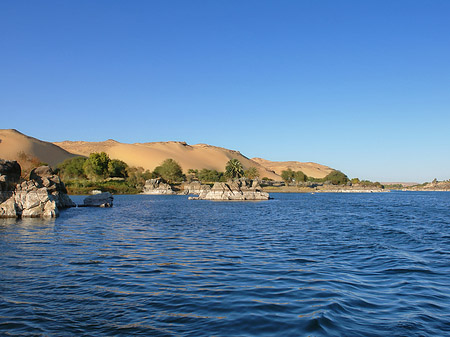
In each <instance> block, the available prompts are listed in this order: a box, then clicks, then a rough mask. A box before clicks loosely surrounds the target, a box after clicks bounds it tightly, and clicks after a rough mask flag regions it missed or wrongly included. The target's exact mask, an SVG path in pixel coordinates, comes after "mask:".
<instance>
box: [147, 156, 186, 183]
mask: <svg viewBox="0 0 450 337" xmlns="http://www.w3.org/2000/svg"><path fill="white" fill-rule="evenodd" d="M153 173H154V174H155V175H157V176H159V177H161V178H163V179H164V180H165V181H167V182H169V183H174V182H180V181H183V179H184V175H183V170H182V169H181V166H180V165H179V164H178V163H177V162H176V161H175V160H173V159H170V158H169V159H166V160H164V161H163V162H162V164H161V165H160V166H157V167H156V168H155V170H154V171H153Z"/></svg>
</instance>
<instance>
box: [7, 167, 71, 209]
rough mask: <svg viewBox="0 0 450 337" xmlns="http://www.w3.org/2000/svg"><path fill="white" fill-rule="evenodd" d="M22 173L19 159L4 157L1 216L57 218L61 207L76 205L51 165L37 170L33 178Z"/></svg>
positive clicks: (31, 174) (32, 175) (31, 175)
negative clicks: (10, 159) (25, 178)
mask: <svg viewBox="0 0 450 337" xmlns="http://www.w3.org/2000/svg"><path fill="white" fill-rule="evenodd" d="M20 176H21V167H20V165H19V164H18V163H17V162H15V161H6V160H0V218H20V217H22V218H27V217H29V218H36V217H50V218H54V217H57V216H58V215H59V210H60V209H64V208H69V207H75V206H76V205H75V203H74V202H73V201H72V200H71V199H70V197H69V196H68V195H67V190H66V187H65V186H64V183H63V182H62V181H61V180H60V179H59V177H58V176H57V175H55V174H53V172H52V170H51V168H50V167H49V166H40V167H38V168H35V169H33V170H32V171H31V173H30V179H29V180H26V181H21V180H20Z"/></svg>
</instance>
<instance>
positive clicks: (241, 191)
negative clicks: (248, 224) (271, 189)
mask: <svg viewBox="0 0 450 337" xmlns="http://www.w3.org/2000/svg"><path fill="white" fill-rule="evenodd" d="M189 199H190V200H241V201H245V200H268V199H269V193H267V192H263V191H262V190H261V187H260V185H259V183H258V182H257V181H256V180H253V181H252V180H247V179H239V180H235V181H228V182H226V183H215V184H214V186H213V187H212V188H211V189H210V190H203V191H202V192H201V193H200V194H199V196H198V197H190V198H189Z"/></svg>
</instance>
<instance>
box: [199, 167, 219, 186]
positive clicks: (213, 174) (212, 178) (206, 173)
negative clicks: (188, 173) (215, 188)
mask: <svg viewBox="0 0 450 337" xmlns="http://www.w3.org/2000/svg"><path fill="white" fill-rule="evenodd" d="M223 175H224V173H223V172H218V171H216V170H208V169H201V170H200V171H199V172H198V174H197V177H198V179H199V180H200V181H201V182H203V183H206V182H216V181H220V180H221V179H222V177H223Z"/></svg>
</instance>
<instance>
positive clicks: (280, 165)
mask: <svg viewBox="0 0 450 337" xmlns="http://www.w3.org/2000/svg"><path fill="white" fill-rule="evenodd" d="M252 161H254V162H255V163H258V164H260V165H261V166H263V167H265V168H266V169H268V170H270V171H274V172H275V173H276V174H278V175H281V172H282V171H284V170H287V169H291V170H293V171H302V172H303V173H304V174H306V175H307V176H308V177H313V178H324V177H326V176H327V175H328V174H329V173H331V172H332V171H333V169H332V168H331V167H328V166H325V165H320V164H317V163H302V162H298V161H270V160H266V159H262V158H252Z"/></svg>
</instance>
